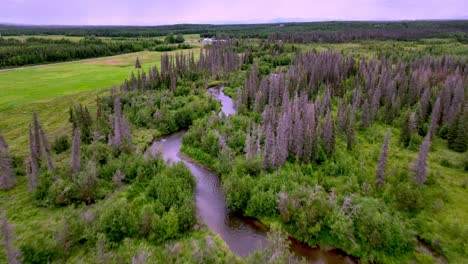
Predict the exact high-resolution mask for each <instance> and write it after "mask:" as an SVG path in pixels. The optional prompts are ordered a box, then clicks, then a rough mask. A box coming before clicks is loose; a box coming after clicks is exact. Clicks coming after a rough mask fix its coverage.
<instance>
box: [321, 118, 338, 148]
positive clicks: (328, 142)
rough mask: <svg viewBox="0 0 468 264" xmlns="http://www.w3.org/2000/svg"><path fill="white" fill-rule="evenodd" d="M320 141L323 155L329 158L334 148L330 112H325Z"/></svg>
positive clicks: (333, 132)
mask: <svg viewBox="0 0 468 264" xmlns="http://www.w3.org/2000/svg"><path fill="white" fill-rule="evenodd" d="M322 139H323V144H324V149H325V153H326V154H327V156H331V154H332V153H333V150H334V148H335V131H334V126H333V119H332V115H331V111H327V115H326V118H325V125H324V127H323V131H322Z"/></svg>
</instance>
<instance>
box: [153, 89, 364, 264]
mask: <svg viewBox="0 0 468 264" xmlns="http://www.w3.org/2000/svg"><path fill="white" fill-rule="evenodd" d="M208 92H209V93H210V94H211V95H212V96H213V97H214V98H215V99H217V100H219V101H221V104H222V113H224V114H225V115H226V116H229V115H233V114H235V113H236V111H235V109H234V101H233V100H232V99H231V98H230V97H228V96H226V95H225V94H224V93H223V90H222V88H210V89H208ZM185 133H186V132H185V131H181V132H177V133H174V134H172V135H170V136H168V137H166V138H163V139H160V140H157V141H154V142H153V145H152V146H151V149H150V151H151V153H152V154H153V155H156V153H157V152H159V151H161V152H162V157H163V159H164V160H165V161H166V162H168V163H173V162H179V161H182V162H183V163H184V164H185V165H186V166H187V167H188V168H189V170H190V171H191V172H192V174H193V176H194V177H195V178H196V190H195V200H196V206H197V214H198V216H199V217H200V218H201V219H202V220H203V222H204V223H205V224H206V225H207V226H208V228H209V229H210V230H212V231H213V232H215V233H217V234H219V235H220V236H221V237H222V239H223V240H224V241H225V242H226V244H227V245H228V246H229V248H230V249H231V250H232V251H233V252H234V253H236V254H237V255H239V256H241V257H245V256H247V255H249V254H250V253H252V252H254V251H255V250H257V249H259V248H262V247H266V246H268V240H267V235H266V233H267V231H268V228H267V227H266V226H264V225H263V224H262V223H261V222H259V221H258V220H256V219H253V218H245V217H237V216H232V215H230V214H229V211H228V208H227V205H226V200H225V195H224V192H223V189H222V186H221V183H220V178H219V177H218V175H216V174H214V173H212V172H211V171H209V170H207V169H206V168H205V167H203V166H201V165H199V164H197V163H196V162H194V161H192V160H190V159H188V158H186V157H184V155H183V154H182V153H181V152H180V147H181V146H182V137H183V135H184V134H185ZM290 242H291V250H292V251H293V252H294V253H295V254H296V255H298V256H301V257H305V258H306V259H307V260H308V261H309V262H310V263H337V264H338V263H354V262H355V261H354V260H353V259H352V258H350V257H348V256H346V255H345V254H342V253H341V252H339V251H337V250H324V249H320V248H319V247H310V246H307V245H305V244H303V243H301V242H299V241H297V240H295V239H292V238H291V239H290Z"/></svg>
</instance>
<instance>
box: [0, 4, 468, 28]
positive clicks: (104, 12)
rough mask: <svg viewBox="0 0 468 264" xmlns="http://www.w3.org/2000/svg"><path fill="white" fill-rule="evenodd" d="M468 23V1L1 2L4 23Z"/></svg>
mask: <svg viewBox="0 0 468 264" xmlns="http://www.w3.org/2000/svg"><path fill="white" fill-rule="evenodd" d="M457 18H465V19H467V18H468V0H0V23H2V22H3V23H5V22H6V23H20V24H41V25H44V24H56V25H124V24H125V25H161V24H179V23H239V22H245V23H249V22H251V23H252V22H270V21H273V20H274V19H286V20H295V21H320V20H416V19H457Z"/></svg>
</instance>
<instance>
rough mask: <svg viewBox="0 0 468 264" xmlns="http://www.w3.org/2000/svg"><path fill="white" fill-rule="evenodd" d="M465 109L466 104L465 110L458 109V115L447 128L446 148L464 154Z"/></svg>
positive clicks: (467, 129) (467, 137)
mask: <svg viewBox="0 0 468 264" xmlns="http://www.w3.org/2000/svg"><path fill="white" fill-rule="evenodd" d="M467 107H468V103H465V107H464V108H465V109H463V108H461V107H460V110H459V111H458V114H457V115H456V117H455V119H454V120H453V121H452V124H451V125H450V126H449V128H448V134H447V145H448V148H449V149H451V150H454V151H457V152H465V151H466V150H467V147H468V142H467V140H468V117H467V116H468V113H466V111H467V110H468V109H467Z"/></svg>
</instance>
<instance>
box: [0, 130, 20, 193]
mask: <svg viewBox="0 0 468 264" xmlns="http://www.w3.org/2000/svg"><path fill="white" fill-rule="evenodd" d="M15 182H16V180H15V173H14V171H13V159H12V157H11V154H10V152H9V150H8V144H7V143H6V141H5V139H4V138H3V136H2V135H1V134H0V190H9V189H11V188H13V186H15Z"/></svg>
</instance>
